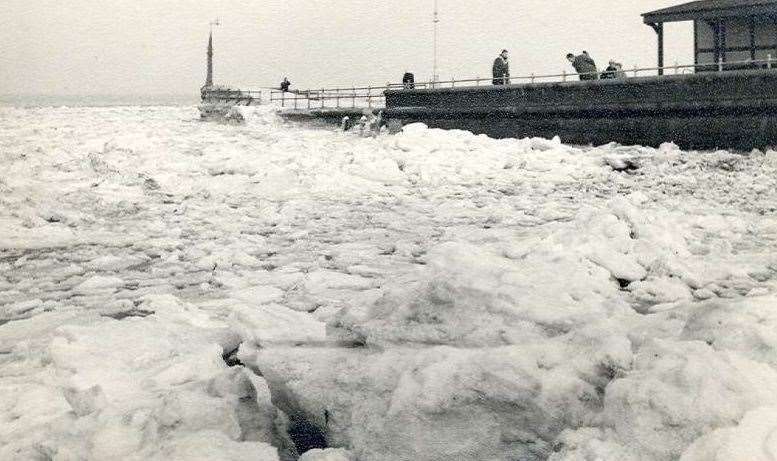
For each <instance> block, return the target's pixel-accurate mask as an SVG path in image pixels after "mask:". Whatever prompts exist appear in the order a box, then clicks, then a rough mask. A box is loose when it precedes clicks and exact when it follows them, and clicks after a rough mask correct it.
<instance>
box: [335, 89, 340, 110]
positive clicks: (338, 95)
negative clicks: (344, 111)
mask: <svg viewBox="0 0 777 461" xmlns="http://www.w3.org/2000/svg"><path fill="white" fill-rule="evenodd" d="M335 97H336V98H337V108H338V109H339V108H340V88H338V89H336V90H335Z"/></svg>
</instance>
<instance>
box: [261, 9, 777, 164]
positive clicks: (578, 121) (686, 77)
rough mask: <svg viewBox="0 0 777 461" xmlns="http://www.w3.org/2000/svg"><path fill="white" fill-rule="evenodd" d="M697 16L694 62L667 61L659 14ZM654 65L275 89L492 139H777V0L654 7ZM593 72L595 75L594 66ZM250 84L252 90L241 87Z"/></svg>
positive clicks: (689, 144) (748, 143) (745, 142)
mask: <svg viewBox="0 0 777 461" xmlns="http://www.w3.org/2000/svg"><path fill="white" fill-rule="evenodd" d="M686 21H691V22H693V31H694V32H693V36H694V63H693V64H687V65H679V64H674V65H666V64H665V62H664V39H665V33H664V24H666V23H670V22H686ZM642 22H643V23H644V24H645V25H647V26H649V27H651V28H652V29H653V30H654V31H655V33H656V41H657V65H656V66H652V67H643V68H632V69H624V72H623V73H622V74H621V75H620V76H619V77H620V78H614V79H593V80H588V79H584V78H581V77H586V76H589V75H580V74H575V73H566V72H562V73H557V74H552V75H535V74H529V75H519V76H515V77H510V78H508V79H507V81H506V82H505V83H506V84H505V85H492V84H491V82H492V79H491V78H487V79H486V78H474V79H451V80H447V81H439V80H438V79H432V80H430V81H427V82H414V83H413V84H412V85H408V84H406V83H404V84H403V83H396V84H392V83H388V84H386V85H384V86H366V87H352V88H322V89H317V90H304V91H294V92H288V91H281V90H270V91H269V93H270V94H269V101H270V103H272V104H275V105H277V106H278V107H279V108H278V111H279V112H278V113H279V114H280V115H281V116H282V117H285V118H288V119H292V120H319V121H323V122H327V123H340V121H341V119H342V118H343V117H346V116H347V117H350V118H353V117H360V116H361V115H364V114H378V113H381V117H382V119H383V120H386V121H388V122H389V124H390V125H392V126H394V127H399V126H402V125H405V124H409V123H417V122H421V123H425V124H426V125H428V126H429V127H433V128H443V129H462V130H468V131H472V132H473V133H476V134H486V135H489V136H492V137H496V138H505V137H527V136H538V137H554V136H560V137H561V139H562V141H563V142H566V143H572V144H605V143H609V142H618V143H622V144H642V145H649V146H657V145H659V144H661V143H664V142H674V143H676V144H678V145H680V146H681V147H683V148H692V149H714V148H733V149H752V148H763V147H767V146H777V0H701V1H694V2H690V3H685V4H681V5H677V6H674V7H670V8H664V9H661V10H656V11H651V12H648V13H645V14H643V15H642ZM596 77H598V75H597V76H596ZM246 94H250V92H249V93H246Z"/></svg>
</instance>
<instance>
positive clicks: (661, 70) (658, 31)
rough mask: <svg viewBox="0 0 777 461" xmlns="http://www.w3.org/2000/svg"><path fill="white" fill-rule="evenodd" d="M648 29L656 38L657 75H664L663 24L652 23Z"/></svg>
mask: <svg viewBox="0 0 777 461" xmlns="http://www.w3.org/2000/svg"><path fill="white" fill-rule="evenodd" d="M650 27H652V28H653V30H655V31H656V35H657V36H658V75H664V23H663V22H659V23H653V24H650Z"/></svg>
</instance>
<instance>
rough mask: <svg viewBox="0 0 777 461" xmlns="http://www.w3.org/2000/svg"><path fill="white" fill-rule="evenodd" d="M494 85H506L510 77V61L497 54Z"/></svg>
mask: <svg viewBox="0 0 777 461" xmlns="http://www.w3.org/2000/svg"><path fill="white" fill-rule="evenodd" d="M492 72H493V75H494V85H506V84H507V83H509V82H508V80H507V79H509V78H510V63H509V62H507V59H505V58H503V57H502V56H497V58H496V59H495V60H494V67H493V70H492Z"/></svg>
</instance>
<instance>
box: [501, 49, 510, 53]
mask: <svg viewBox="0 0 777 461" xmlns="http://www.w3.org/2000/svg"><path fill="white" fill-rule="evenodd" d="M502 53H509V51H507V50H502ZM500 54H501V53H500Z"/></svg>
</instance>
